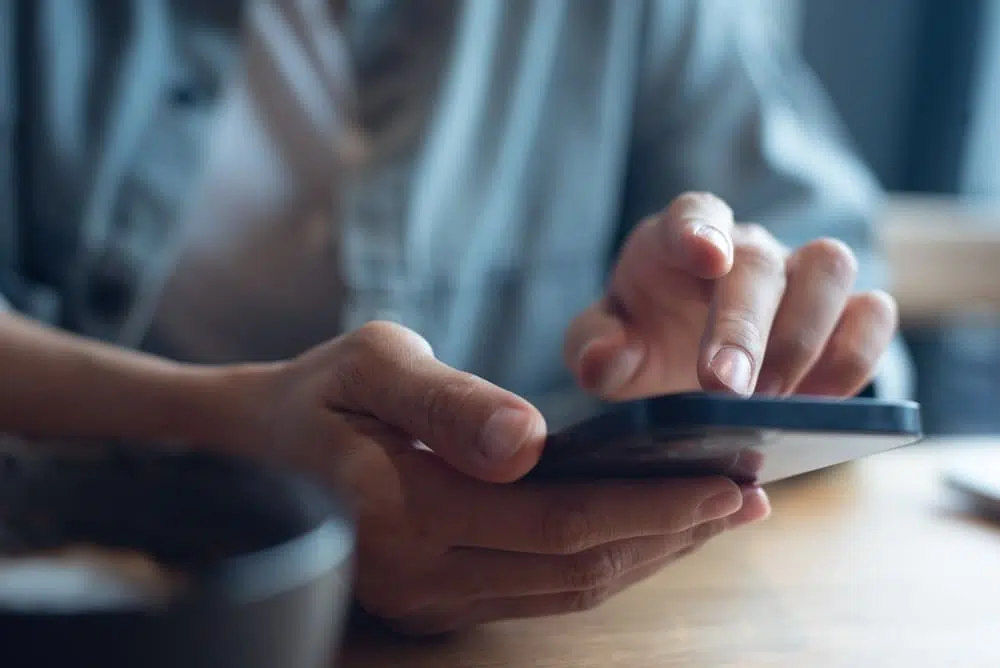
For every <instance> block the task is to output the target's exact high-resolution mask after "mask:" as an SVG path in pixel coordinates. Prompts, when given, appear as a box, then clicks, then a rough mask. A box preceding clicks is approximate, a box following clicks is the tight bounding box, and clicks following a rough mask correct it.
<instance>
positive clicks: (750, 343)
mask: <svg viewBox="0 0 1000 668" xmlns="http://www.w3.org/2000/svg"><path fill="white" fill-rule="evenodd" d="M716 327H717V328H718V329H719V331H720V332H721V333H722V338H723V340H724V341H725V342H726V343H727V344H729V345H736V346H739V347H740V348H743V349H744V350H745V351H746V352H747V353H749V355H750V358H751V359H756V358H757V357H758V355H759V354H760V351H761V349H762V348H763V346H764V340H765V336H764V332H763V331H762V329H761V326H760V325H759V324H758V323H757V317H756V315H755V314H754V312H753V311H751V310H750V309H745V308H730V309H727V310H726V311H725V312H722V313H720V314H719V316H718V320H717V322H716Z"/></svg>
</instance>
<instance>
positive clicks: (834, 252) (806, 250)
mask: <svg viewBox="0 0 1000 668" xmlns="http://www.w3.org/2000/svg"><path fill="white" fill-rule="evenodd" d="M799 256H800V260H801V261H802V262H803V263H804V264H806V265H808V266H809V267H810V268H811V269H812V270H813V271H816V272H819V273H820V274H822V275H823V276H825V277H826V278H827V279H828V280H829V281H830V282H832V283H834V284H835V285H838V286H840V287H842V288H845V289H846V288H848V287H850V286H851V285H852V284H853V283H854V279H855V278H856V277H857V275H858V259H857V257H856V256H855V255H854V251H852V250H851V249H850V247H849V246H848V245H847V244H845V243H844V242H843V241H840V240H839V239H832V238H823V239H817V240H815V241H811V242H809V243H808V244H806V245H805V246H803V247H802V249H801V250H800V251H799Z"/></svg>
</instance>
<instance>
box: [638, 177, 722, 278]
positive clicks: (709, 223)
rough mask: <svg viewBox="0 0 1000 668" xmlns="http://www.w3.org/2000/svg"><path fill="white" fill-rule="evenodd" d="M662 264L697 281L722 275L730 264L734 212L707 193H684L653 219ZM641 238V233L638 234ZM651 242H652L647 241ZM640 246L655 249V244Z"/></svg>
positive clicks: (653, 231)
mask: <svg viewBox="0 0 1000 668" xmlns="http://www.w3.org/2000/svg"><path fill="white" fill-rule="evenodd" d="M654 221H655V222H654V223H652V224H651V225H650V228H651V230H650V233H655V235H656V236H657V237H658V238H659V241H660V244H659V248H660V249H661V250H662V251H663V255H662V256H661V261H666V262H667V263H668V264H669V265H670V266H672V267H674V268H676V269H681V270H683V271H686V272H687V273H689V274H691V275H692V276H694V277H696V278H705V279H713V278H718V277H720V276H724V275H725V274H726V273H727V272H728V271H729V269H730V267H732V263H733V240H732V234H733V228H734V227H735V222H734V220H733V210H732V209H731V208H729V205H728V204H726V203H725V202H723V201H722V200H721V199H719V198H718V197H716V196H714V195H711V194H709V193H685V194H683V195H681V196H679V197H677V198H676V199H675V200H674V201H673V202H671V204H670V206H669V207H667V210H666V211H664V212H663V213H662V214H661V215H660V216H657V217H656V218H655V219H654ZM639 235H641V232H640V233H639ZM650 241H652V240H650ZM639 242H640V245H645V246H647V247H650V248H656V247H657V246H656V244H648V245H647V244H646V243H645V242H646V240H644V239H639Z"/></svg>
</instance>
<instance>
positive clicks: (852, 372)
mask: <svg viewBox="0 0 1000 668" xmlns="http://www.w3.org/2000/svg"><path fill="white" fill-rule="evenodd" d="M875 364H876V360H875V359H874V358H873V356H872V355H871V354H870V353H869V352H868V351H867V350H865V349H864V348H862V347H860V346H857V345H852V344H847V345H843V344H841V345H836V346H835V347H834V349H833V351H832V354H831V355H830V368H831V370H832V371H833V373H834V374H835V375H836V376H838V377H840V378H851V379H855V378H863V377H865V376H867V375H868V374H870V373H871V372H872V371H873V370H874V368H875Z"/></svg>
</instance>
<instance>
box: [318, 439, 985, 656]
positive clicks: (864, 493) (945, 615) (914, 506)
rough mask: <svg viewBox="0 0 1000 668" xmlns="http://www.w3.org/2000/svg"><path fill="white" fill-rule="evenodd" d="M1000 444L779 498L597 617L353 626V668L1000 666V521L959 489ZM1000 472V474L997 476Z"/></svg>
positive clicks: (798, 487)
mask: <svg viewBox="0 0 1000 668" xmlns="http://www.w3.org/2000/svg"><path fill="white" fill-rule="evenodd" d="M986 460H990V461H993V462H997V461H998V460H1000V438H998V439H992V440H991V439H981V440H947V441H945V440H941V441H935V440H931V441H928V442H925V443H924V444H921V445H917V446H911V447H908V448H903V449H901V450H897V451H893V452H889V453H886V454H882V455H877V456H874V457H871V458H868V459H865V460H861V461H858V462H854V463H852V464H848V465H844V466H841V467H837V468H834V469H828V470H826V471H823V472H819V473H815V474H811V475H807V476H803V477H800V478H796V479H792V480H787V481H785V482H782V483H779V484H777V485H774V486H773V487H772V488H770V493H771V498H772V503H773V507H774V512H773V515H772V517H771V518H770V519H769V520H768V521H766V522H764V523H762V524H759V525H756V526H751V527H748V528H745V529H741V530H738V531H736V532H733V533H732V534H729V535H726V536H723V537H721V538H719V539H717V540H715V541H713V542H712V543H710V544H709V545H708V546H706V547H705V548H703V549H702V550H701V551H699V552H698V553H696V554H695V555H692V556H691V557H689V558H687V559H685V560H683V561H681V562H679V563H677V564H675V565H673V566H671V567H670V568H668V569H666V570H665V571H663V572H662V573H661V574H659V575H657V576H655V577H654V578H653V579H651V580H649V581H647V582H645V583H642V584H640V585H638V586H636V587H635V588H633V589H631V590H630V591H628V592H626V593H624V594H622V595H621V596H619V597H618V598H615V599H613V600H612V601H610V602H608V603H606V604H604V605H603V606H601V607H599V608H597V609H596V610H593V611H590V612H586V613H579V614H575V615H568V616H563V617H553V618H546V619H536V620H525V621H517V622H508V623H501V624H494V625H490V626H487V627H483V628H480V629H476V630H473V631H470V632H466V633H461V634H456V635H452V636H449V637H444V638H435V639H430V640H426V639H425V640H404V639H401V638H399V637H395V636H392V635H390V634H388V633H387V632H385V631H383V630H381V629H378V628H376V627H374V626H371V625H367V624H363V625H356V626H355V628H353V629H352V630H351V633H350V636H349V639H348V642H347V646H346V648H345V649H344V651H343V652H342V656H341V662H340V663H339V664H338V665H341V666H342V667H343V668H383V667H385V668H388V667H389V666H407V667H408V668H420V667H428V668H431V667H433V668H449V667H456V668H472V667H483V668H485V667H487V666H488V667H490V668H498V667H505V666H511V667H515V666H516V667H521V666H545V667H558V668H562V667H565V668H570V667H573V668H591V667H593V668H598V667H606V666H628V667H629V668H653V667H654V666H655V667H656V668H664V667H667V668H672V667H685V668H686V667H692V668H693V667H695V666H698V667H705V666H740V667H746V668H758V667H764V666H811V667H813V668H825V667H828V666H830V667H832V666H868V665H878V666H897V665H898V666H910V667H912V666H928V667H934V668H952V667H955V668H972V667H979V666H982V667H983V668H986V667H987V666H989V667H993V668H995V667H996V666H1000V645H998V644H997V643H996V642H995V639H996V635H997V633H998V631H1000V523H994V522H993V521H992V520H991V519H988V518H987V517H983V516H980V515H978V514H977V513H975V512H973V509H972V508H971V507H970V506H969V505H968V503H967V500H966V497H965V496H963V495H961V494H959V493H957V492H955V491H954V490H952V489H950V488H949V486H948V485H947V484H946V479H945V472H946V471H947V470H948V468H949V466H951V465H952V464H954V463H956V462H958V463H961V464H963V465H964V466H965V467H967V468H968V467H972V468H974V469H975V468H982V465H981V464H980V462H981V461H986ZM997 468H998V469H1000V467H997Z"/></svg>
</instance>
